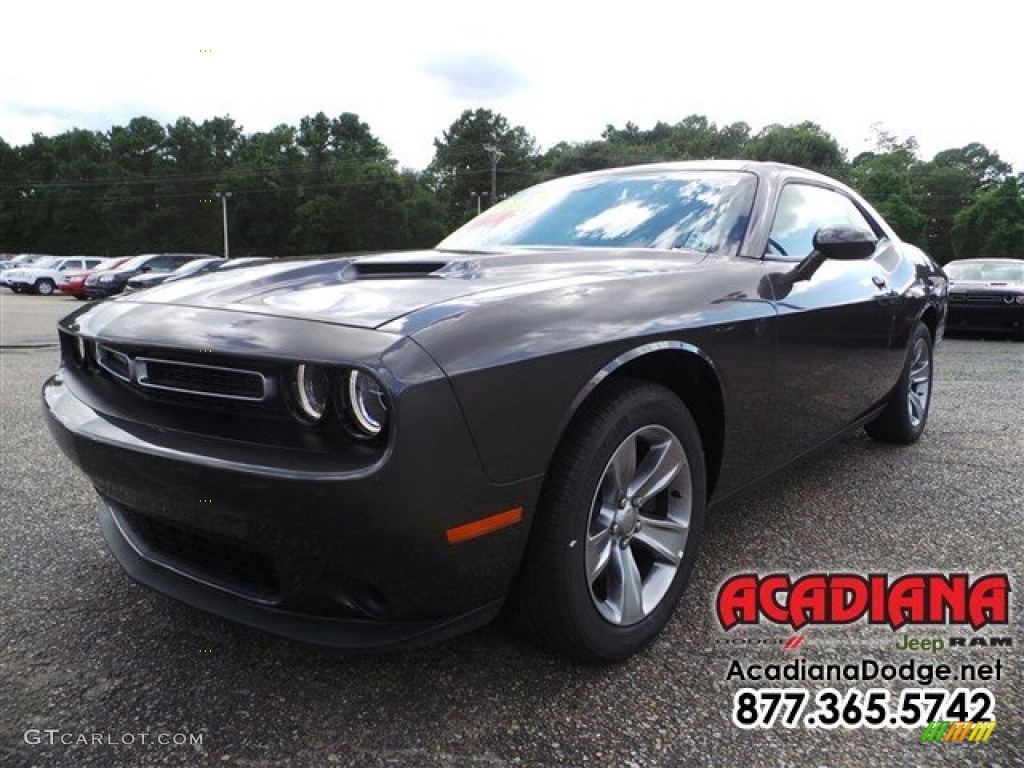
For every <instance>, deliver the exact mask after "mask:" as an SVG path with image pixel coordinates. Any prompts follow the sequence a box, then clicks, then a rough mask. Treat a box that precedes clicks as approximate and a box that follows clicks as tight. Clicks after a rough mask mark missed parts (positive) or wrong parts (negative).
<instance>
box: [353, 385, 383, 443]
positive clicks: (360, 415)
mask: <svg viewBox="0 0 1024 768" xmlns="http://www.w3.org/2000/svg"><path fill="white" fill-rule="evenodd" d="M345 406H346V410H347V411H348V414H349V416H350V417H351V422H352V426H353V427H354V428H355V429H356V431H357V432H359V433H360V434H362V435H364V436H365V437H376V436H377V435H379V434H380V433H381V432H382V431H383V430H384V425H385V424H387V419H388V406H387V399H386V396H385V394H384V386H383V385H382V384H381V383H380V382H379V381H377V379H375V378H374V377H373V376H372V375H370V374H369V373H365V372H363V371H351V372H350V373H349V375H348V382H347V385H346V387H345Z"/></svg>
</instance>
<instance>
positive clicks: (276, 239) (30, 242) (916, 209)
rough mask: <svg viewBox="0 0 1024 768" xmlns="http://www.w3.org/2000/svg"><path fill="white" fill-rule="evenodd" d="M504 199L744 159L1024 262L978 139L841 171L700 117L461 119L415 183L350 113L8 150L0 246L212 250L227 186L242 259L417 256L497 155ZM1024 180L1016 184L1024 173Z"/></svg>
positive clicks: (473, 206) (894, 144)
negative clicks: (785, 169) (548, 141)
mask: <svg viewBox="0 0 1024 768" xmlns="http://www.w3.org/2000/svg"><path fill="white" fill-rule="evenodd" d="M488 146H489V147H496V148H497V149H498V150H499V151H500V153H501V155H500V157H499V158H498V163H497V166H496V171H497V173H496V178H495V182H496V185H497V192H498V195H497V197H498V198H499V199H501V198H503V197H506V196H508V195H510V194H513V193H514V192H516V191H518V190H520V189H523V188H525V187H527V186H530V185H531V184H534V183H536V182H538V181H542V180H544V179H548V178H554V177H558V176H564V175H567V174H572V173H580V172H585V171H593V170H599V169H603V168H611V167H619V166H625V165H636V164H642V163H651V162H658V161H664V160H690V159H710V158H730V157H731V158H751V159H758V160H774V161H778V162H785V163H791V164H794V165H798V166H802V167H806V168H811V169H813V170H818V171H821V172H823V173H826V174H828V175H830V176H833V177H836V178H840V179H842V180H845V181H848V182H849V183H850V184H851V185H852V186H854V187H855V188H856V189H858V190H859V191H860V192H861V193H862V194H863V195H864V196H865V198H867V199H868V200H869V201H870V202H871V203H872V205H873V206H875V207H876V208H877V209H878V211H879V212H880V213H881V214H882V215H883V216H885V217H886V219H887V220H888V221H889V223H890V224H891V225H892V226H893V227H894V228H895V229H896V231H897V232H898V233H899V234H900V236H901V237H903V238H904V239H906V240H908V241H910V242H913V243H916V244H918V245H920V246H922V247H923V248H924V249H925V250H926V251H928V252H929V253H930V254H932V255H933V256H934V257H935V258H936V259H937V260H938V261H940V262H941V263H945V262H947V261H949V260H950V259H952V258H954V256H956V255H962V256H968V255H1021V254H1022V253H1024V247H1021V242H1020V240H1021V237H1024V235H1022V229H1024V217H1022V215H1021V210H1020V209H1021V201H1020V194H1019V190H1020V186H1021V183H1022V182H1021V180H1018V179H1016V178H1015V177H1014V175H1013V170H1012V168H1010V166H1009V165H1008V164H1007V163H1005V162H1003V161H1002V160H1000V158H999V155H998V154H997V153H995V152H993V151H991V150H989V149H988V148H987V147H985V146H984V145H982V144H978V143H971V144H967V145H966V146H963V147H959V148H951V149H947V150H944V151H942V152H939V153H938V154H937V155H935V157H934V158H933V159H932V160H930V161H923V160H921V159H920V158H919V157H918V145H917V142H916V140H915V139H914V138H913V137H910V138H907V139H902V138H900V137H897V136H895V135H893V134H890V133H888V132H886V131H885V130H883V129H882V128H881V127H880V126H876V128H875V147H874V149H873V150H872V151H870V152H865V153H862V154H860V155H858V156H857V157H855V158H854V159H853V160H852V161H851V162H847V160H846V155H845V152H844V151H843V149H842V148H841V147H840V146H839V144H838V143H837V141H836V140H835V138H834V137H833V136H831V135H830V134H829V133H828V132H826V131H825V130H823V129H822V128H821V127H820V126H818V125H816V124H815V123H812V122H802V123H799V124H795V125H769V126H767V127H765V128H763V129H762V130H760V131H758V132H757V133H756V134H754V133H752V131H751V128H750V126H749V125H748V124H746V123H744V122H736V123H732V124H728V125H723V126H718V125H716V124H715V123H713V122H711V121H710V120H709V119H708V118H707V117H705V116H703V115H696V114H694V115H690V116H688V117H686V118H684V119H683V120H681V121H679V122H678V123H675V124H669V123H666V122H657V123H655V124H654V125H653V126H652V127H651V128H649V129H644V128H641V127H640V126H638V125H636V124H635V123H632V122H627V123H626V124H625V125H624V126H623V127H621V128H619V127H616V126H613V125H609V126H607V127H606V128H605V130H604V132H603V133H602V135H601V138H600V139H597V140H593V141H586V142H582V143H568V142H560V143H557V144H555V145H554V146H552V147H551V148H550V149H548V150H547V151H546V152H544V153H543V154H540V153H539V152H538V150H537V145H536V142H535V141H534V139H533V137H532V136H531V135H530V134H529V133H528V132H527V131H526V129H525V128H524V127H522V126H513V125H511V124H510V123H509V121H508V119H507V118H505V117H504V116H502V115H500V114H498V113H495V112H492V111H491V110H488V109H477V110H466V111H465V112H463V113H462V114H461V115H460V116H459V117H458V119H456V120H455V121H454V122H453V123H452V124H451V125H450V126H449V127H448V129H446V130H444V131H442V132H441V135H440V136H439V137H438V138H437V139H436V140H435V141H434V149H435V153H434V159H433V160H432V162H431V163H430V165H429V166H428V167H427V168H426V169H425V170H424V171H422V172H414V171H401V172H399V171H398V170H397V169H396V163H395V161H394V159H393V158H392V156H391V153H390V151H389V149H388V148H387V146H385V145H384V143H383V142H381V141H380V140H379V139H378V138H377V137H376V136H374V135H373V133H372V131H371V129H370V127H369V126H368V125H367V124H366V123H364V122H362V121H361V120H360V119H359V117H358V115H355V114H352V113H343V114H341V115H338V116H337V117H329V116H328V115H326V114H324V113H323V112H319V113H317V114H315V115H309V116H306V117H303V118H301V120H300V121H299V123H298V125H297V126H291V125H279V126H277V127H275V128H273V129H272V130H270V131H266V132H260V133H253V134H246V133H245V132H244V130H243V128H242V126H240V125H238V124H237V123H236V122H235V121H234V120H233V119H232V118H231V117H230V116H223V117H214V118H211V119H208V120H204V121H203V122H202V123H196V122H195V121H194V120H192V119H190V118H188V117H181V118H179V119H178V120H176V121H175V122H174V123H172V124H169V125H166V126H163V125H161V124H160V123H158V122H157V121H156V120H153V119H152V118H148V117H137V118H134V119H132V120H131V121H129V122H128V124H127V125H115V126H113V127H111V128H110V130H109V131H106V132H96V131H87V130H80V129H74V130H70V131H66V132H64V133H62V134H59V135H57V136H52V137H49V136H44V135H42V134H36V135H34V136H33V137H32V141H31V142H30V143H28V144H26V145H24V146H20V147H11V146H9V145H8V144H6V143H5V142H3V141H2V140H0V251H38V252H51V253H61V254H72V253H94V254H100V255H118V254H132V253H140V252H144V251H153V250H182V251H196V252H209V253H219V252H220V250H221V248H222V247H223V246H222V242H223V241H222V232H221V226H222V224H221V221H222V219H221V205H220V201H219V200H218V198H217V197H216V193H218V192H231V193H232V197H231V198H230V200H229V203H228V207H229V216H228V220H229V226H230V239H231V246H232V247H231V250H232V253H233V254H234V255H249V254H252V255H270V256H274V255H278V256H281V255H288V254H292V253H326V252H340V251H358V250H376V249H383V248H422V247H430V246H432V245H433V244H434V243H436V242H438V241H439V240H440V239H441V238H442V237H444V235H445V234H446V233H447V232H449V231H450V230H451V228H452V227H453V226H456V225H458V224H461V223H463V222H464V221H466V220H467V219H469V218H470V217H471V216H473V215H475V213H476V210H477V205H478V203H479V204H480V205H481V207H488V206H489V205H490V204H492V203H493V200H492V199H491V195H490V186H491V170H492V152H491V151H489V150H488V149H486V148H485V147H488ZM1022 179H1024V175H1022Z"/></svg>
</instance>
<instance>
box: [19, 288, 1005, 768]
mask: <svg viewBox="0 0 1024 768" xmlns="http://www.w3.org/2000/svg"><path fill="white" fill-rule="evenodd" d="M78 306H80V304H79V303H78V302H76V301H74V300H72V299H68V298H64V297H33V296H21V295H17V296H16V295H12V294H10V293H9V292H7V291H0V410H2V423H3V426H2V429H3V440H2V447H0V494H2V496H0V507H2V509H0V524H2V531H3V533H2V535H0V542H2V543H0V612H2V620H0V702H2V706H3V713H4V716H3V718H2V720H0V764H3V765H5V766H20V765H39V766H51V765H57V766H65V765H66V766H107V765H217V766H231V765H237V766H280V765H289V766H291V765H294V766H310V765H352V766H392V765H397V766H410V767H415V766H512V765H525V766H551V765H573V766H578V765H594V766H703V765H708V766H725V765H728V766H753V765H767V766H780V768H781V767H782V766H804V765H810V766H826V765H827V766H873V765H920V766H926V765H928V766H930V765H951V766H952V765H964V766H967V765H990V766H1005V767H1007V768H1008V767H1009V766H1015V765H1021V764H1022V763H1024V746H1022V743H1024V728H1022V725H1021V721H1022V716H1024V683H1022V678H1021V669H1020V666H1021V660H1022V654H1021V644H1022V643H1024V632H1022V631H1021V616H1024V613H1022V599H1021V595H1022V592H1024V583H1022V582H1021V579H1020V575H1021V573H1022V572H1024V525H1022V523H1024V498H1022V497H1024V485H1022V478H1024V386H1022V385H1024V344H1021V343H1019V342H1008V341H999V340H979V339H950V340H946V341H945V342H943V344H942V345H941V346H940V347H939V350H938V352H937V356H936V363H937V379H936V382H935V395H934V398H935V399H934V402H933V407H932V413H931V422H930V425H929V428H928V431H927V432H926V434H925V435H924V437H923V438H922V440H921V441H920V442H919V443H918V444H917V445H915V446H912V447H910V448H904V449H899V448H891V447H885V446H880V445H877V444H875V443H872V442H871V441H870V440H868V439H867V437H866V436H865V435H864V434H863V433H858V434H855V435H851V436H849V437H847V438H845V439H844V440H842V441H841V442H840V443H838V444H837V445H836V446H835V447H834V448H832V449H831V450H829V451H828V452H827V453H824V454H822V455H820V456H819V457H818V458H816V459H815V460H812V461H810V462H807V463H804V464H802V465H800V466H799V467H797V468H795V469H793V470H791V471H789V472H788V473H787V474H785V475H784V476H782V477H780V478H776V479H775V480H774V481H772V482H771V483H770V484H769V485H765V486H762V487H761V488H760V489H759V490H757V491H756V492H754V493H751V494H749V495H747V496H745V497H744V498H742V499H740V500H738V501H736V502H733V503H731V504H730V505H729V506H728V507H725V508H722V509H720V510H719V513H718V514H717V515H716V516H715V517H713V518H712V520H711V521H710V523H709V526H708V529H707V532H706V538H705V542H704V547H703V550H702V554H701V557H700V560H699V561H698V564H697V568H696V571H695V574H694V580H693V582H692V584H691V585H690V587H689V589H688V590H687V592H686V594H685V596H684V598H683V601H682V603H681V604H680V606H679V610H678V611H677V613H676V616H675V619H674V620H673V622H672V623H671V625H670V626H669V628H668V631H667V632H666V633H665V634H664V635H663V636H662V637H661V638H660V639H659V640H658V641H657V642H656V643H655V644H654V645H653V646H651V647H650V648H649V649H648V650H647V651H645V652H644V653H643V654H641V655H640V656H639V657H637V658H635V659H633V660H631V661H629V662H627V663H625V664H622V665H619V666H615V667H610V668H589V667H578V666H573V665H571V664H569V663H567V662H566V661H564V660H562V659H560V658H558V657H555V656H552V655H549V654H548V653H546V652H545V651H542V650H538V649H536V648H534V647H532V646H529V645H527V644H525V643H523V642H522V641H519V640H517V639H515V638H513V637H511V636H509V635H508V634H507V633H506V632H504V631H503V630H502V628H501V627H489V628H486V629H484V630H482V631H478V632H476V633H474V634H471V635H469V636H466V637H462V638H459V639H456V640H453V641H450V642H447V643H444V644H441V645H437V646H433V647H430V648H426V649H422V650H417V651H413V652H407V653H400V654H396V655H389V656H371V657H365V656H364V657H346V656H342V655H338V654H336V653H333V652H330V651H324V650H319V649H315V648H308V647H305V646H301V645H296V644H293V643H290V642H286V641H282V640H277V639H274V638H271V637H268V636H266V635H263V634H260V633H258V632H256V631H253V630H249V629H246V628H243V627H240V626H236V625H234V624H230V623H228V622H226V621H223V620H220V619H218V618H215V617H212V616H207V615H205V614H202V613H199V612H198V611H195V610H193V609H191V608H188V607H185V606H183V605H180V604H178V603H176V602H174V601H172V600H169V599H166V598H164V597H161V596H159V595H156V594H154V593H151V592H149V591H148V590H145V589H142V588H140V587H138V586H136V585H135V584H134V583H132V582H131V581H129V579H128V578H127V577H126V576H125V575H124V574H123V573H122V571H121V570H120V568H119V567H118V565H117V564H116V563H115V561H114V559H113V558H112V557H111V556H110V555H109V554H108V553H107V551H106V549H105V546H104V544H103V542H102V539H101V537H100V533H99V530H98V528H97V525H96V521H95V502H94V499H93V495H92V492H91V489H90V488H89V485H88V483H87V481H86V480H85V479H84V477H83V476H82V475H80V474H78V473H77V471H75V470H74V469H73V467H72V465H71V464H70V463H69V462H68V461H67V460H65V459H64V458H63V456H62V455H61V454H60V452H59V451H58V450H57V448H56V446H55V445H54V444H53V442H52V441H51V440H50V436H49V433H48V432H47V429H46V426H45V424H44V421H43V417H42V413H41V408H40V405H39V388H40V386H41V384H42V382H43V381H44V379H45V378H46V377H47V376H48V375H49V374H50V373H51V372H52V370H53V369H54V367H55V364H56V349H55V348H54V347H53V346H45V345H47V344H49V343H50V342H51V340H52V337H53V323H54V321H55V319H56V318H57V317H59V316H61V315H62V314H64V313H66V312H69V311H71V310H73V309H75V308H77V307H78ZM40 345H43V346H40ZM835 570H843V571H851V572H857V573H894V574H896V573H908V572H915V571H920V572H934V571H938V572H970V573H972V574H983V573H995V572H1005V573H1008V574H1010V576H1011V584H1012V587H1013V590H1014V592H1013V595H1012V607H1011V611H1012V613H1011V623H1010V625H1009V626H1003V627H988V628H986V629H984V630H983V631H982V632H980V633H979V636H981V637H987V638H992V637H999V638H1006V637H1008V638H1011V640H1012V643H1013V644H1012V645H1011V646H1009V647H1006V646H1003V647H999V648H986V647H982V648H978V647H975V648H968V649H963V650H955V649H949V648H947V649H945V650H944V651H942V652H941V654H933V653H920V654H909V655H914V656H915V657H917V658H919V659H921V660H925V661H943V662H947V663H951V664H954V663H955V664H960V663H962V662H965V661H977V662H981V661H988V662H994V661H995V660H996V659H997V658H998V659H999V660H1000V661H1001V668H1002V679H1001V680H998V681H993V682H990V683H988V687H989V689H990V690H991V691H992V693H993V694H994V695H995V698H996V711H995V714H996V720H997V722H998V725H997V728H996V729H995V731H994V732H993V734H992V736H991V738H990V740H989V741H988V742H986V743H938V744H925V743H921V741H920V736H921V732H920V731H919V730H908V729H899V728H882V729H878V730H874V729H867V728H858V729H843V728H840V729H838V730H833V731H827V730H823V729H820V728H819V729H807V728H795V729H786V728H782V727H775V728H771V729H758V730H753V731H743V730H740V729H738V728H737V727H735V726H734V725H733V724H732V722H731V717H730V715H731V708H732V702H733V694H734V693H735V692H736V690H737V689H738V688H739V687H740V686H741V684H740V683H738V682H736V681H727V680H726V679H725V676H726V672H727V670H728V668H729V663H730V660H731V659H733V658H736V659H739V660H741V661H743V662H748V661H753V660H762V661H787V660H790V659H791V658H792V657H793V652H787V651H784V650H782V649H780V647H779V645H778V644H777V641H778V640H779V639H780V638H782V637H784V636H786V635H789V634H792V632H791V631H790V632H787V631H786V630H784V629H783V630H774V631H773V630H771V629H769V628H764V627H762V628H756V629H750V630H749V631H739V632H737V633H735V636H733V634H730V636H729V637H726V636H725V635H724V633H723V632H722V631H721V630H720V629H719V628H718V625H717V622H716V620H715V617H714V614H713V610H712V606H713V601H714V596H715V594H716V591H717V589H718V586H719V585H720V584H721V583H722V582H723V581H724V580H725V579H726V578H727V577H728V576H730V575H732V574H736V573H742V572H750V571H757V572H769V571H789V572H793V573H811V572H821V571H835ZM804 634H805V636H806V642H805V643H804V644H803V646H802V647H801V648H800V650H799V653H798V654H797V655H802V656H803V657H804V658H807V659H809V660H819V661H821V660H824V661H838V662H842V663H846V662H854V661H856V660H858V659H860V658H861V657H863V656H870V657H873V658H875V659H877V660H879V661H880V662H894V663H895V662H899V663H902V662H904V661H906V660H907V658H908V653H907V652H906V651H899V650H897V649H896V648H895V645H896V641H897V639H899V638H902V637H904V636H905V635H908V634H909V636H911V637H920V638H926V637H942V638H947V637H949V636H953V635H963V636H966V637H971V636H973V635H972V634H971V633H970V631H969V630H964V629H962V628H955V629H951V628H946V627H937V628H923V627H917V628H914V629H911V630H907V631H905V632H903V633H899V634H898V635H894V633H893V632H892V631H891V630H890V629H888V628H886V627H870V626H866V625H863V624H860V625H853V626H850V627H844V628H825V627H814V628H810V629H808V630H806V632H805V633H804ZM773 641H775V644H773ZM787 654H789V655H787ZM940 655H941V659H940V658H938V656H940ZM781 685H800V683H788V684H786V683H782V684H781ZM835 685H836V687H840V688H843V687H848V684H843V683H839V684H835ZM868 685H869V684H861V685H860V687H861V688H866V687H868ZM871 685H876V686H878V685H881V686H885V687H889V688H890V689H891V690H899V689H900V688H902V687H904V686H905V685H906V684H905V683H900V682H898V681H897V682H894V683H879V682H875V683H873V684H871ZM810 687H812V688H813V687H815V686H814V685H811V686H810ZM819 687H820V686H819ZM49 732H52V733H53V736H52V737H50V736H47V733H49ZM65 735H67V736H68V737H69V739H70V740H71V741H72V742H73V743H71V744H62V743H61V740H62V737H63V736H65ZM83 735H84V736H86V737H87V738H86V741H87V742H90V743H85V744H83V743H80V742H81V739H80V738H79V737H80V736H83ZM97 735H98V736H100V737H101V738H100V739H99V740H98V742H99V743H95V742H97V739H95V738H94V737H95V736H97ZM127 736H131V740H130V741H129V739H128V738H126V737H127ZM142 736H145V737H146V738H141V737H142ZM160 736H163V737H165V739H164V740H169V741H171V742H172V743H169V744H158V743H155V742H156V740H157V738H158V737H160ZM196 737H199V738H198V740H199V741H201V743H198V744H195V743H193V744H189V743H188V742H189V741H192V742H195V741H197V739H196ZM47 739H50V740H51V741H54V742H55V743H53V744H50V743H49V742H48V741H47ZM64 740H68V739H64ZM176 740H177V741H182V740H184V741H185V742H186V743H185V744H175V743H173V742H174V741H176Z"/></svg>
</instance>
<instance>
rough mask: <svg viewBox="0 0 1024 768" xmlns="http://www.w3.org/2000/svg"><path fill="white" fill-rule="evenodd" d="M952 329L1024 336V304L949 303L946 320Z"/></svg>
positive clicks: (949, 328)
mask: <svg viewBox="0 0 1024 768" xmlns="http://www.w3.org/2000/svg"><path fill="white" fill-rule="evenodd" d="M946 325H947V328H948V330H950V331H979V332H991V333H1013V334H1017V335H1020V336H1024V304H1017V303H1013V304H1004V303H999V304H995V303H992V304H988V305H981V306H979V305H972V304H968V303H962V302H958V303H953V302H950V304H949V312H948V318H947V321H946Z"/></svg>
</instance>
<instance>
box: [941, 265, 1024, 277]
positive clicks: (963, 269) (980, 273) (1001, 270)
mask: <svg viewBox="0 0 1024 768" xmlns="http://www.w3.org/2000/svg"><path fill="white" fill-rule="evenodd" d="M945 269H946V274H947V275H949V277H950V278H951V279H953V280H983V281H986V282H1003V281H1007V282H1015V281H1020V282H1024V262H1021V263H1020V264H1019V265H1018V264H1007V263H1006V262H1002V261H972V262H968V263H961V264H956V263H953V264H947V265H946V267H945Z"/></svg>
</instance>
